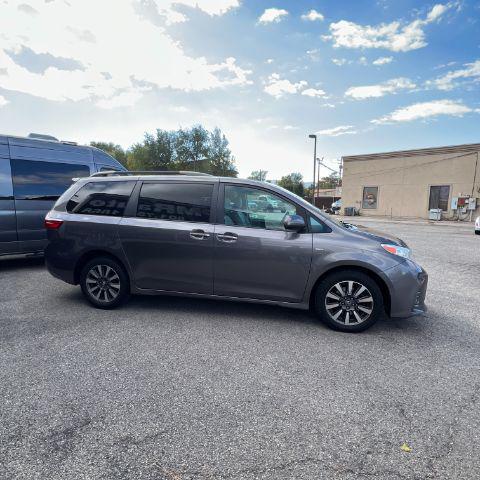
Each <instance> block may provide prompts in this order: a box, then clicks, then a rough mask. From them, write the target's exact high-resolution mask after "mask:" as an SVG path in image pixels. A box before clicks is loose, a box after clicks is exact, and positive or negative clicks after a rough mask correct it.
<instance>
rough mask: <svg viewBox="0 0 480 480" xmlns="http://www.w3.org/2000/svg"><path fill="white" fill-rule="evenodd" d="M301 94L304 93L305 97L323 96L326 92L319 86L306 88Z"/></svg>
mask: <svg viewBox="0 0 480 480" xmlns="http://www.w3.org/2000/svg"><path fill="white" fill-rule="evenodd" d="M302 95H306V96H307V97H324V96H325V95H326V93H325V91H324V90H321V89H320V88H307V89H306V90H303V92H302Z"/></svg>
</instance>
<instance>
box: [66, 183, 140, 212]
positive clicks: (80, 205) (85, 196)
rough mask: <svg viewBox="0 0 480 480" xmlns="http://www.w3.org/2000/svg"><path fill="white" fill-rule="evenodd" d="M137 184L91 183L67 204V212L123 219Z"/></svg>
mask: <svg viewBox="0 0 480 480" xmlns="http://www.w3.org/2000/svg"><path fill="white" fill-rule="evenodd" d="M134 186H135V182H132V181H126V182H90V183H87V184H86V185H84V186H83V187H82V188H80V190H78V192H77V193H76V194H75V195H73V197H72V198H71V199H70V200H69V201H68V203H67V212H69V213H78V214H82V215H106V216H108V217H121V216H123V214H124V212H125V208H126V206H127V203H128V200H129V198H130V195H131V194H132V190H133V187H134Z"/></svg>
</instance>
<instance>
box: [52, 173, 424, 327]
mask: <svg viewBox="0 0 480 480" xmlns="http://www.w3.org/2000/svg"><path fill="white" fill-rule="evenodd" d="M266 195H268V198H269V199H270V203H269V205H271V207H272V208H268V209H259V208H258V205H259V204H260V203H261V197H265V196H266ZM259 199H260V200H259ZM45 227H46V229H47V231H48V240H49V243H48V246H47V248H46V252H45V256H46V264H47V267H48V270H49V271H50V273H51V274H52V275H54V276H55V277H57V278H60V279H61V280H63V281H65V282H67V283H70V284H72V285H77V284H80V286H81V289H82V291H83V294H84V295H85V297H86V298H87V300H88V301H89V302H90V303H91V304H92V305H94V306H95V307H98V308H113V307H116V306H118V305H119V304H121V303H122V302H123V301H124V300H125V299H126V298H127V297H128V296H129V294H147V295H152V294H168V295H184V296H194V297H208V298H217V299H228V300H243V301H248V302H261V303H269V304H275V305H282V306H287V307H295V308H300V309H309V308H311V309H312V310H313V311H314V312H316V314H317V315H318V316H319V318H320V319H321V320H322V321H323V322H325V323H326V324H327V325H329V326H330V327H332V328H335V329H337V330H342V331H346V332H358V331H361V330H365V329H366V328H368V327H369V326H371V325H372V324H373V323H374V322H376V321H377V320H378V318H379V317H381V316H382V314H383V313H384V312H386V313H387V314H389V315H390V316H391V317H410V316H414V315H422V314H423V313H424V312H425V310H426V307H425V304H424V300H425V293H426V288H427V274H426V272H425V271H424V270H423V269H422V268H421V267H420V266H419V265H418V264H417V263H416V262H415V261H414V260H412V259H411V256H410V250H409V248H408V247H407V245H406V244H405V243H404V242H403V241H401V240H399V239H398V238H395V237H392V236H390V235H387V234H384V233H379V232H375V231H371V230H369V229H366V228H363V227H355V226H353V225H349V224H347V223H342V222H338V221H336V220H334V219H332V218H331V217H326V216H324V215H323V214H322V213H321V212H320V210H318V209H317V208H315V207H313V206H312V205H310V204H309V203H307V202H306V201H304V200H303V199H301V198H300V197H298V196H296V195H294V194H292V193H291V192H289V191H287V190H284V189H282V188H280V187H277V186H275V185H271V184H268V183H263V182H256V181H253V180H241V179H236V178H221V177H214V176H209V175H205V174H195V173H191V172H190V173H189V172H158V173H156V174H150V175H145V174H136V173H134V172H130V173H120V172H118V173H103V174H102V173H97V174H94V175H92V176H91V177H89V178H83V179H80V180H78V181H77V182H76V183H75V184H74V185H73V186H72V187H70V188H69V189H68V190H67V191H66V192H65V193H64V194H63V195H62V196H61V197H60V199H59V200H58V201H57V203H56V204H55V206H54V208H53V210H51V211H50V212H49V213H48V215H47V216H46V219H45Z"/></svg>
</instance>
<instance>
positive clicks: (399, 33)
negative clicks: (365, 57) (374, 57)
mask: <svg viewBox="0 0 480 480" xmlns="http://www.w3.org/2000/svg"><path fill="white" fill-rule="evenodd" d="M452 6H453V4H451V3H448V4H446V5H442V4H437V5H435V6H434V7H433V8H432V9H431V10H430V12H429V13H428V15H427V17H426V18H425V19H424V20H422V19H417V20H413V21H412V22H410V23H407V24H402V23H401V22H400V21H394V22H391V23H382V24H380V25H375V26H371V25H365V26H363V25H359V24H357V23H354V22H349V21H347V20H340V21H339V22H336V23H331V24H330V35H327V36H324V37H323V38H324V39H325V40H333V46H334V47H337V48H338V47H345V48H385V49H387V50H391V51H393V52H408V51H410V50H416V49H418V48H422V47H425V46H426V45H427V42H426V40H425V32H424V30H423V29H424V27H425V26H426V25H428V24H429V23H432V22H434V21H437V20H439V19H440V17H441V16H442V15H443V14H444V13H445V12H446V11H447V10H448V9H449V8H451V7H452Z"/></svg>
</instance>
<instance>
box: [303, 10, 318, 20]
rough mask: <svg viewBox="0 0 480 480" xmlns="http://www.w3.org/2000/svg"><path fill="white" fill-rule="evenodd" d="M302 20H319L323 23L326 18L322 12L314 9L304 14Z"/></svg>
mask: <svg viewBox="0 0 480 480" xmlns="http://www.w3.org/2000/svg"><path fill="white" fill-rule="evenodd" d="M301 18H302V20H307V21H310V22H315V21H317V20H318V21H322V20H323V19H324V16H323V15H322V14H321V13H320V12H317V11H316V10H314V9H312V10H310V11H309V12H308V13H304V14H303V15H302V17H301Z"/></svg>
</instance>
